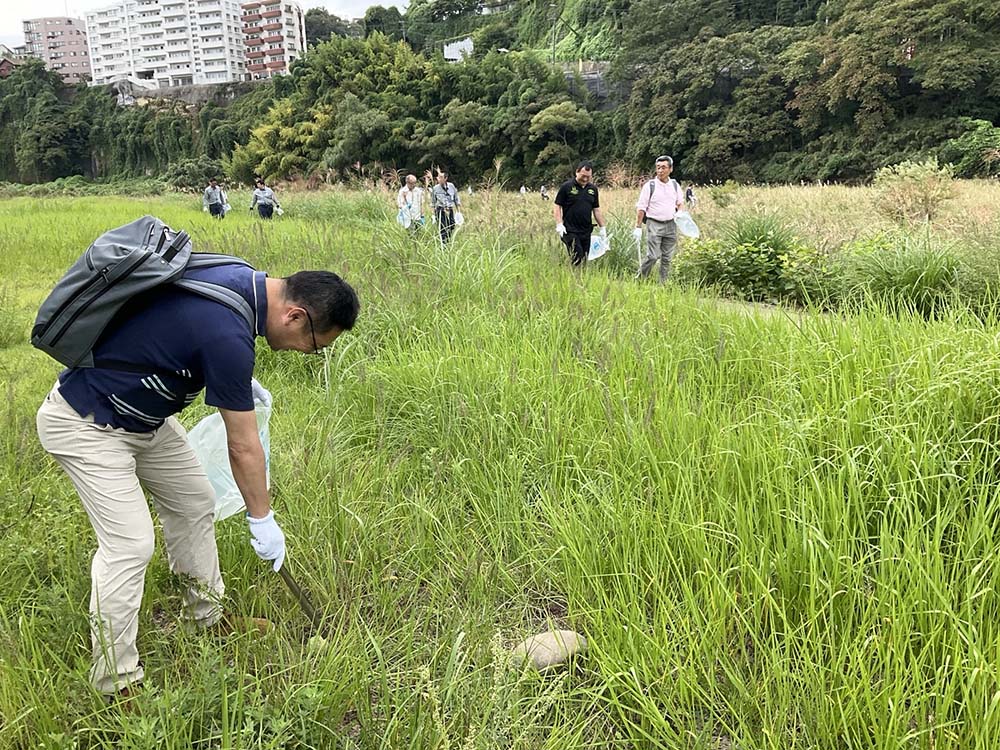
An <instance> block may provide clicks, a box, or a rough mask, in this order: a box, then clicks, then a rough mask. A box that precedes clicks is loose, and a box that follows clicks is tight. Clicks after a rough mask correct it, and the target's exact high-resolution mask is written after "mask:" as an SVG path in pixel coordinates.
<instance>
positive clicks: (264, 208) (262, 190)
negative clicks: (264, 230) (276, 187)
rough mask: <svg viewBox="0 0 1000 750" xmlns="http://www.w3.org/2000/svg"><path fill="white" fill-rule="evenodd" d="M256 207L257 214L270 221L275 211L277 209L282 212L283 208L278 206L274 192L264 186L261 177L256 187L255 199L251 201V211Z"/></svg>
mask: <svg viewBox="0 0 1000 750" xmlns="http://www.w3.org/2000/svg"><path fill="white" fill-rule="evenodd" d="M254 206H256V207H257V213H258V214H259V215H260V218H262V219H270V218H271V216H272V215H273V214H274V209H275V208H277V209H278V210H279V212H280V209H281V206H280V205H279V204H278V199H277V198H276V197H275V196H274V191H273V190H271V188H269V187H267V185H265V184H264V179H263V178H261V177H258V178H257V183H256V187H255V188H254V191H253V199H252V200H251V201H250V210H251V211H253V209H254Z"/></svg>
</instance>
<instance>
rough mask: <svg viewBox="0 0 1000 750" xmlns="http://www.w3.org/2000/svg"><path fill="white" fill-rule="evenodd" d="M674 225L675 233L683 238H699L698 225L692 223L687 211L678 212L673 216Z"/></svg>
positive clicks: (692, 220)
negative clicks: (675, 227) (678, 233)
mask: <svg viewBox="0 0 1000 750" xmlns="http://www.w3.org/2000/svg"><path fill="white" fill-rule="evenodd" d="M674 223H675V224H676V226H677V231H678V232H680V233H681V234H683V235H684V236H685V237H690V238H692V239H697V238H698V237H700V236H701V230H700V229H698V225H697V224H695V223H694V219H692V218H691V214H689V213H688V212H687V211H678V212H677V215H676V216H674Z"/></svg>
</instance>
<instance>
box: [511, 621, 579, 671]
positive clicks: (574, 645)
mask: <svg viewBox="0 0 1000 750" xmlns="http://www.w3.org/2000/svg"><path fill="white" fill-rule="evenodd" d="M586 650H587V639H586V638H584V637H583V636H582V635H580V634H579V633H577V632H574V631H572V630H550V631H547V632H545V633H539V634H538V635H533V636H531V638H528V639H527V640H526V641H524V642H522V643H519V644H518V645H517V646H515V647H514V649H513V651H512V652H511V653H512V655H513V657H514V663H515V664H516V665H517V666H518V667H520V666H523V665H524V664H525V663H530V664H531V665H532V666H534V667H535V669H537V670H538V671H540V672H541V671H544V670H546V669H551V668H552V667H557V666H559V665H560V664H563V663H565V662H567V661H568V660H569V659H571V658H572V657H573V656H575V655H576V654H579V653H582V652H584V651H586Z"/></svg>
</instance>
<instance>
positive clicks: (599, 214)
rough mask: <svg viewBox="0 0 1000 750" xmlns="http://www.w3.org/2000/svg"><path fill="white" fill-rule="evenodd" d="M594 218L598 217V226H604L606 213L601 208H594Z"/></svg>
mask: <svg viewBox="0 0 1000 750" xmlns="http://www.w3.org/2000/svg"><path fill="white" fill-rule="evenodd" d="M594 218H595V219H597V226H599V227H603V226H604V213H603V212H602V211H601V209H599V208H595V209H594Z"/></svg>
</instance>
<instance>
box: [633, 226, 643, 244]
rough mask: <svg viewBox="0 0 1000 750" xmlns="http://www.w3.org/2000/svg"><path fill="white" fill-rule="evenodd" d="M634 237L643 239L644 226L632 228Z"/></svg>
mask: <svg viewBox="0 0 1000 750" xmlns="http://www.w3.org/2000/svg"><path fill="white" fill-rule="evenodd" d="M632 239H634V240H635V241H636V242H639V241H640V240H641V239H642V227H636V228H635V229H633V230H632Z"/></svg>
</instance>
